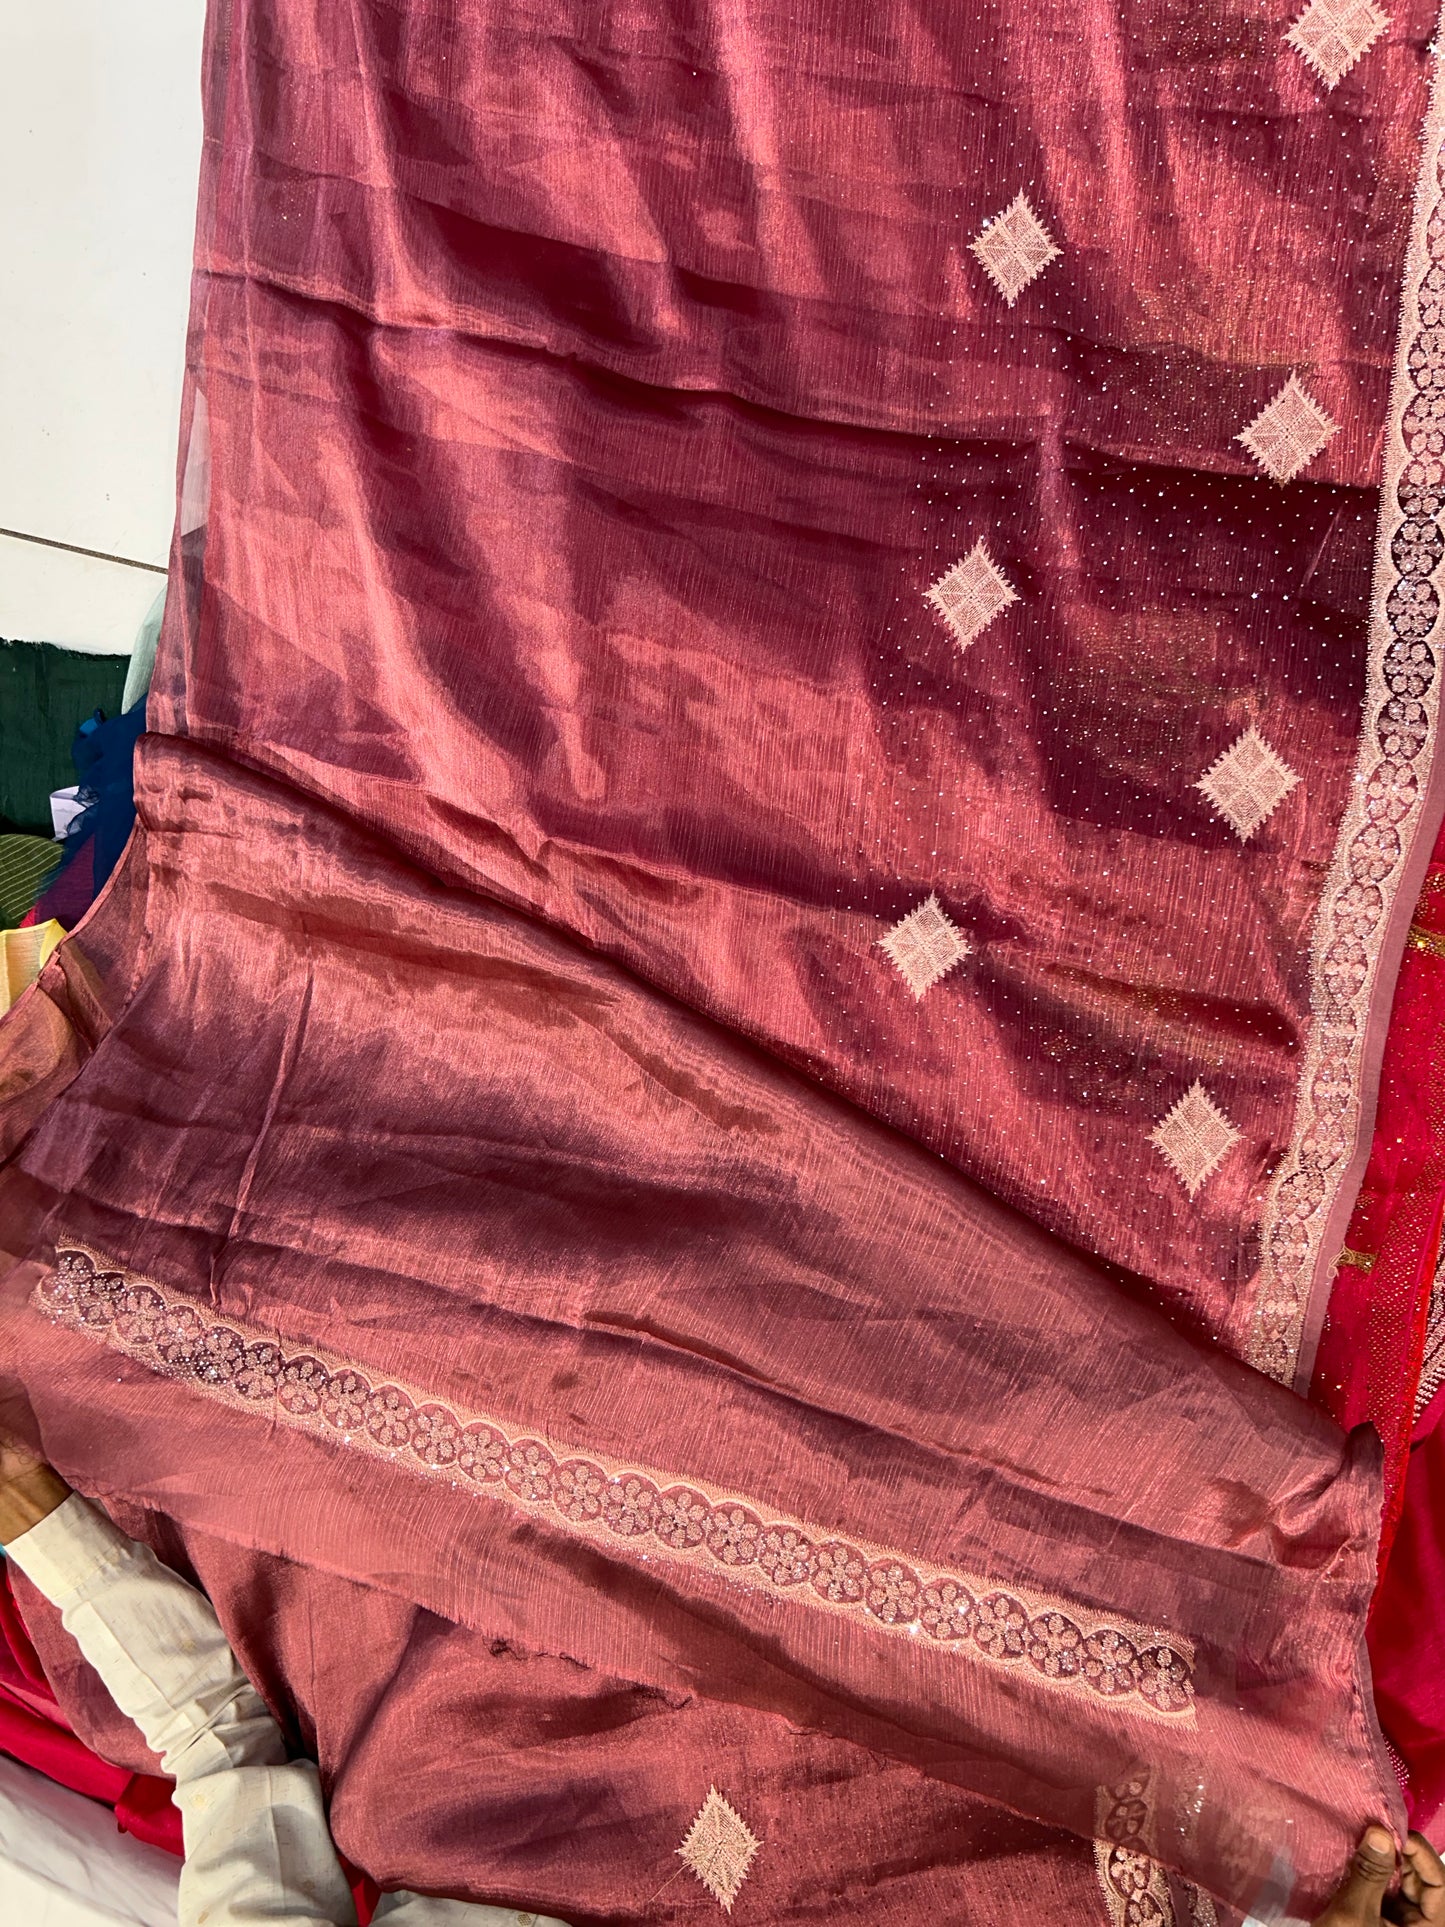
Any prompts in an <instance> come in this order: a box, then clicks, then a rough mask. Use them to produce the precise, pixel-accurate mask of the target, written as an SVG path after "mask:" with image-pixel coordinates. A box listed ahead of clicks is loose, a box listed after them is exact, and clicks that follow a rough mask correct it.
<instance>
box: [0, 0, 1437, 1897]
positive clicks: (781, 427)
mask: <svg viewBox="0 0 1445 1927" xmlns="http://www.w3.org/2000/svg"><path fill="white" fill-rule="evenodd" d="M1337 15H1339V17H1337ZM1433 28H1434V20H1433V16H1432V15H1431V14H1430V12H1429V11H1428V9H1425V8H1423V7H1420V6H1404V7H1400V8H1397V9H1395V11H1394V13H1393V15H1392V17H1391V19H1390V20H1389V21H1388V22H1387V21H1385V20H1384V16H1383V15H1379V16H1376V15H1375V14H1374V13H1373V11H1372V10H1371V9H1369V8H1364V9H1363V10H1361V9H1358V8H1357V9H1355V10H1354V11H1353V12H1350V11H1349V10H1348V9H1346V10H1344V12H1343V13H1341V12H1340V10H1339V9H1338V8H1337V7H1336V6H1335V4H1334V0H1313V5H1312V6H1311V7H1310V8H1309V9H1308V11H1307V12H1306V13H1304V14H1303V15H1301V16H1299V18H1298V20H1296V15H1295V12H1294V11H1293V10H1292V9H1291V8H1290V7H1278V6H1276V7H1273V8H1272V9H1269V10H1267V11H1266V12H1265V13H1263V14H1262V13H1260V12H1259V11H1258V9H1257V8H1256V9H1251V10H1247V11H1246V10H1238V11H1234V10H1231V9H1230V8H1228V7H1225V8H1224V9H1223V10H1215V11H1213V12H1211V11H1209V10H1205V11H1204V12H1202V13H1201V12H1200V11H1199V10H1198V9H1190V10H1189V12H1188V17H1187V19H1186V18H1185V16H1184V15H1183V14H1181V13H1180V12H1179V11H1178V9H1177V8H1175V7H1173V6H1172V4H1168V3H1166V0H1141V4H1139V5H1135V6H1131V7H1129V8H1127V9H1125V10H1124V11H1123V12H1122V13H1120V12H1118V11H1117V10H1107V9H1105V10H1100V9H1094V10H1092V11H1090V10H1085V11H1084V12H1083V13H1081V12H1080V11H1079V9H1078V8H1077V7H1072V8H1051V7H1048V6H1045V7H1044V8H1042V9H1040V8H1039V7H1038V6H1036V5H1027V6H1026V5H1023V4H1022V0H1019V3H1018V4H1014V0H1009V4H1006V5H1005V6H1003V7H1000V8H981V7H980V8H974V9H963V10H962V11H960V9H959V8H958V7H957V6H954V5H949V6H943V5H941V4H935V3H934V0H911V3H910V4H908V5H906V6H899V7H896V8H893V9H891V10H890V9H884V10H882V11H881V12H880V10H879V9H878V7H877V6H876V5H870V6H863V5H861V4H851V0H850V4H843V5H839V4H830V5H828V6H827V7H823V6H820V5H809V6H806V7H804V8H802V9H801V10H800V9H798V8H797V7H793V8H790V9H772V8H769V7H767V6H765V5H757V4H753V0H746V3H745V4H732V3H731V0H729V4H715V3H714V0H701V3H700V4H698V5H696V6H691V5H684V4H677V3H676V0H669V3H667V4H664V0H640V3H639V4H636V5H626V6H616V7H611V6H608V7H600V8H598V7H575V8H574V7H567V8H560V9H553V10H551V11H550V12H548V11H547V10H541V11H532V12H529V11H527V10H526V9H522V10H518V9H516V8H515V7H503V6H500V5H494V4H492V3H491V0H464V3H463V4H461V5H455V4H452V5H447V6H435V5H430V4H421V5H416V4H413V5H410V6H408V7H406V8H404V9H402V8H398V7H394V6H390V5H383V4H380V3H379V0H375V3H368V4H361V3H357V4H341V0H293V3H292V4H288V5H286V6H284V7H283V6H279V5H275V4H273V3H272V0H213V5H212V11H211V22H210V31H209V36H208V51H207V68H206V83H205V84H206V114H207V143H206V159H205V169H204V178H203V183H202V203H201V224H200V233H199V237H198V251H197V277H196V288H195V301H194V311H193V327H192V337H191V378H190V383H189V387H188V395H187V404H186V417H185V422H184V424H183V446H184V454H183V463H182V476H181V489H180V496H181V508H180V516H179V519H178V528H177V538H176V545H175V551H174V558H173V571H172V579H173V593H172V596H171V601H170V606H169V608H168V613H167V626H166V631H165V634H164V636H163V639H162V647H161V652H160V656H159V658H158V664H157V684H156V687H155V689H154V690H153V693H152V708H151V711H150V723H151V727H152V731H153V733H152V735H151V736H149V737H148V738H146V739H145V741H144V742H143V744H142V748H141V753H140V757H139V775H138V784H137V805H138V815H139V823H138V828H137V832H136V835H135V837H134V839H133V841H132V844H131V847H130V849H129V852H128V855H127V859H126V861H125V863H124V865H123V867H122V870H121V871H120V872H119V873H118V875H117V877H116V879H115V880H114V881H113V883H112V885H111V886H110V888H109V890H108V892H107V893H106V895H105V896H104V897H103V898H102V900H101V901H100V903H99V904H98V905H97V907H96V909H95V911H94V912H93V913H92V915H91V917H90V918H89V919H88V920H87V922H86V923H85V924H84V925H83V926H82V928H81V929H80V930H79V931H78V932H77V933H76V935H75V936H74V938H73V939H72V940H71V942H70V943H68V944H67V945H65V946H63V947H62V949H61V950H60V952H58V953H57V955H56V957H55V959H53V960H52V963H51V964H50V966H49V967H48V969H47V972H46V973H45V975H44V977H43V978H42V981H41V983H40V984H39V985H37V986H36V987H35V989H34V990H33V991H32V992H31V993H29V994H28V996H27V997H26V998H25V999H23V1000H22V1001H21V1002H20V1003H19V1004H18V1005H17V1006H16V1008H15V1010H14V1011H13V1012H12V1013H11V1015H10V1017H9V1018H8V1019H7V1020H6V1022H5V1025H4V1027H3V1028H0V1098H3V1103H4V1108H3V1110H0V1132H3V1142H4V1145H5V1148H6V1151H7V1154H8V1163H7V1164H6V1165H5V1167H4V1168H3V1170H0V1239H3V1245H4V1250H5V1253H6V1254H7V1257H6V1266H5V1272H6V1276H5V1279H4V1283H3V1286H0V1320H3V1324H0V1333H3V1339H0V1342H3V1346H4V1351H3V1354H0V1356H3V1359H4V1362H5V1364H6V1369H7V1373H8V1378H7V1388H8V1409H9V1410H10V1412H11V1414H12V1416H13V1418H14V1419H15V1420H16V1422H18V1423H21V1424H22V1425H24V1426H26V1427H28V1428H29V1429H31V1431H32V1432H33V1434H34V1435H36V1436H38V1437H39V1438H40V1439H41V1440H42V1441H43V1444H44V1446H45V1449H46V1451H47V1452H48V1453H49V1455H50V1456H51V1457H52V1458H53V1459H54V1460H55V1462H56V1463H57V1464H58V1465H59V1466H60V1467H61V1469H62V1470H63V1471H64V1472H65V1473H66V1474H67V1476H69V1477H70V1478H72V1479H73V1480H74V1482H75V1483H76V1484H78V1485H79V1486H81V1487H82V1488H83V1489H85V1490H87V1491H90V1492H93V1493H95V1494H97V1495H99V1496H100V1497H102V1498H103V1499H105V1500H106V1501H107V1503H109V1504H110V1505H111V1506H112V1509H113V1510H115V1511H116V1513H117V1516H120V1517H122V1518H123V1519H124V1520H125V1522H126V1523H127V1524H128V1525H129V1526H130V1527H131V1529H133V1530H139V1531H142V1532H144V1534H145V1535H146V1536H147V1537H149V1538H151V1539H152V1541H153V1542H154V1543H156V1544H157V1545H158V1547H160V1549H161V1550H162V1551H163V1553H164V1554H165V1555H166V1556H167V1557H170V1558H172V1559H174V1560H175V1561H176V1562H177V1563H179V1564H181V1565H182V1566H189V1568H190V1569H192V1570H194V1571H195V1572H196V1573H197V1574H198V1575H199V1576H200V1577H201V1578H202V1579H203V1580H204V1582H205V1583H206V1585H207V1587H208V1590H210V1591H211V1592H212V1595H213V1597H215V1599H216V1601H217V1606H218V1610H219V1611H220V1612H221V1614H222V1616H223V1619H224V1620H225V1622H226V1624H227V1626H228V1629H229V1630H230V1631H231V1633H232V1636H233V1637H234V1639H235V1640H236V1642H237V1645H238V1648H239V1649H240V1650H241V1651H242V1652H243V1653H244V1654H245V1655H246V1657H247V1660H248V1664H249V1665H250V1666H251V1668H252V1670H253V1671H254V1672H255V1674H256V1676H257V1677H258V1679H260V1680H261V1681H262V1683H263V1684H264V1685H265V1687H266V1689H267V1691H268V1693H269V1694H270V1695H271V1697H272V1699H273V1702H274V1703H275V1705H276V1707H277V1710H278V1712H279V1713H280V1714H281V1715H282V1716H283V1717H284V1718H286V1719H287V1720H288V1721H290V1722H291V1725H292V1730H293V1732H294V1733H295V1735H296V1737H297V1740H298V1743H301V1744H306V1745H308V1746H310V1747H313V1748H314V1749H315V1750H316V1752H317V1754H318V1757H320V1759H321V1761H322V1765H323V1770H324V1772H325V1773H326V1776H327V1782H328V1786H329V1788H330V1791H331V1797H332V1816H333V1825H334V1828H335V1831H336V1834H337V1838H338V1842H339V1844H340V1845H341V1846H342V1848H343V1850H344V1851H346V1852H347V1853H348V1854H349V1855H350V1856H351V1857H352V1859H354V1860H355V1861H356V1862H357V1864H358V1865H359V1866H361V1867H362V1868H364V1869H365V1870H366V1872H367V1873H369V1874H371V1875H372V1876H373V1877H374V1878H376V1879H377V1880H379V1881H380V1882H381V1883H382V1884H383V1885H387V1884H403V1885H407V1886H411V1887H417V1888H422V1889H427V1890H431V1891H437V1892H450V1893H456V1894H459V1895H462V1896H470V1897H474V1898H479V1899H486V1900H494V1901H498V1902H502V1903H506V1904H511V1905H515V1906H519V1907H523V1908H533V1909H539V1910H543V1911H546V1912H549V1913H555V1914H559V1915H560V1916H561V1917H563V1918H565V1919H567V1920H569V1921H573V1922H576V1923H579V1927H580V1923H583V1922H604V1921H606V1922H624V1921H626V1922H641V1921H672V1920H691V1919H694V1918H696V1919H715V1918H716V1917H717V1914H718V1910H719V1908H725V1909H726V1910H727V1911H728V1912H729V1913H730V1914H731V1916H732V1917H733V1918H735V1919H736V1920H738V1921H739V1922H747V1921H749V1920H751V1921H756V1922H759V1923H761V1922H781V1921H804V1920H811V1919H815V1918H823V1917H825V1916H826V1917H827V1918H828V1919H830V1920H833V1921H855V1920H856V1921H858V1922H860V1923H861V1922H863V1921H867V1922H869V1923H873V1924H874V1927H877V1924H878V1923H897V1924H898V1927H905V1923H906V1924H908V1927H912V1924H913V1923H916V1922H917V1921H918V1920H919V1919H920V1918H923V1917H926V1916H931V1917H934V1918H938V1919H942V1920H952V1919H968V1920H969V1921H971V1922H977V1923H982V1924H983V1927H989V1924H990V1923H998V1927H1005V1923H1010V1924H1011V1923H1013V1922H1016V1921H1017V1919H1018V1918H1019V1917H1020V1899H1019V1896H1020V1894H1021V1893H1023V1892H1027V1894H1028V1895H1029V1905H1030V1907H1032V1908H1035V1909H1038V1910H1040V1911H1041V1913H1042V1914H1043V1915H1045V1916H1047V1915H1048V1914H1049V1913H1050V1911H1051V1910H1052V1911H1055V1912H1057V1913H1058V1916H1059V1917H1061V1918H1068V1919H1079V1920H1090V1919H1092V1920H1096V1921H1099V1922H1101V1923H1102V1922H1106V1921H1107V1922H1110V1923H1112V1927H1162V1924H1163V1923H1165V1922H1173V1923H1177V1927H1199V1923H1204V1922H1207V1921H1209V1920H1212V1919H1217V1918H1218V1919H1225V1920H1237V1919H1238V1918H1240V1916H1241V1915H1242V1914H1243V1913H1244V1912H1246V1911H1253V1912H1254V1914H1255V1915H1256V1916H1258V1917H1260V1918H1263V1919H1274V1918H1278V1917H1280V1915H1281V1914H1282V1913H1285V1912H1288V1911H1290V1910H1293V1911H1295V1912H1303V1911H1307V1910H1308V1909H1309V1908H1310V1907H1312V1906H1313V1905H1314V1904H1315V1903H1316V1902H1317V1901H1318V1900H1319V1898H1320V1897H1321V1896H1322V1894H1323V1893H1324V1892H1325V1891H1326V1890H1327V1889H1328V1887H1329V1886H1330V1885H1331V1884H1332V1882H1333V1879H1334V1877H1335V1875H1336V1873H1337V1871H1338V1869H1339V1867H1340V1865H1341V1864H1342V1862H1343V1860H1344V1857H1345V1854H1346V1852H1347V1850H1348V1846H1349V1843H1350V1842H1351V1840H1352V1839H1353V1838H1354V1836H1355V1835H1356V1834H1357V1832H1358V1830H1359V1828H1360V1826H1361V1825H1362V1824H1363V1823H1364V1822H1366V1821H1367V1820H1370V1819H1376V1818H1382V1819H1386V1820H1389V1821H1391V1822H1392V1823H1393V1822H1395V1821H1397V1820H1398V1818H1399V1816H1400V1802H1399V1793H1398V1788H1397V1786H1396V1783H1395V1780H1394V1776H1393V1772H1392V1769H1391V1767H1390V1764H1389V1761H1388V1758H1387V1757H1386V1754H1385V1750H1384V1747H1383V1744H1382V1742H1381V1738H1380V1734H1379V1731H1378V1727H1377V1726H1376V1724H1375V1720H1374V1713H1373V1706H1372V1698H1371V1689H1370V1681H1369V1673H1368V1666H1367V1663H1366V1661H1365V1659H1364V1654H1363V1633H1364V1625H1365V1617H1366V1612H1367V1608H1368V1603H1369V1599H1370V1593H1371V1587H1372V1584H1373V1578H1374V1566H1375V1549H1376V1543H1377V1537H1378V1529H1379V1519H1380V1494H1381V1484H1380V1468H1379V1451H1378V1446H1377V1444H1376V1442H1375V1441H1374V1440H1373V1438H1372V1437H1371V1436H1370V1435H1369V1434H1368V1433H1365V1432H1359V1433H1355V1434H1352V1435H1350V1436H1349V1437H1346V1436H1345V1435H1344V1434H1343V1433H1342V1432H1341V1431H1340V1430H1339V1429H1338V1428H1337V1426H1336V1425H1335V1423H1334V1422H1333V1420H1332V1419H1331V1418H1329V1417H1328V1416H1327V1415H1326V1414H1325V1413H1324V1412H1322V1411H1320V1410H1318V1409H1316V1408H1313V1407H1311V1406H1310V1405H1308V1404H1306V1403H1305V1401H1304V1400H1303V1399H1302V1398H1301V1397H1300V1396H1299V1395H1298V1393H1297V1391H1296V1390H1295V1389H1292V1388H1294V1387H1304V1386H1307V1385H1308V1384H1309V1382H1310V1375H1311V1371H1312V1369H1313V1364H1314V1351H1315V1340H1316V1335H1317V1332H1318V1329H1319V1325H1320V1322H1321V1319H1322V1316H1323V1308H1324V1299H1325V1294H1326V1293H1327V1291H1328V1287H1329V1281H1330V1278H1331V1277H1332V1275H1333V1271H1334V1260H1335V1257H1336V1256H1337V1253H1338V1250H1339V1247H1340V1244H1341V1243H1342V1242H1343V1238H1344V1231H1345V1226H1346V1223H1347V1220H1348V1217H1349V1212H1350V1210H1351V1208H1352V1204H1353V1200H1354V1193H1355V1190H1356V1189H1357V1187H1358V1181H1359V1176H1360V1172H1361V1170H1362V1169H1363V1161H1364V1157H1365V1154H1366V1152H1367V1150H1368V1140H1369V1124H1370V1115H1371V1110H1372V1105H1373V1085H1374V1081H1375V1079H1376V1077H1377V1074H1378V1062H1379V1056H1380V1049H1381V1044H1382V1037H1383V1028H1384V1024H1385V1021H1386V1018H1387V1016H1388V1011H1389V1001H1390V991H1391V985H1392V982H1393V976H1394V972H1395V968H1396V965H1397V963H1398V958H1399V953H1400V950H1401V947H1402V945H1403V942H1404V937H1405V930H1406V927H1407V925H1408V921H1409V913H1410V908H1411V905H1412V904H1413V901H1414V895H1415V891H1416V887H1417V885H1418V881H1419V876H1420V874H1421V872H1422V871H1423V867H1424V864H1425V861H1426V857H1427V855H1428V850H1429V846H1430V842H1431V840H1432V838H1433V835H1434V833H1435V829H1436V827H1437V825H1438V821H1439V817H1440V814H1441V806H1440V803H1441V799H1440V781H1441V779H1440V777H1439V776H1438V775H1437V774H1436V770H1435V759H1434V753H1433V743H1434V738H1433V729H1434V716H1435V705H1436V692H1435V654H1434V643H1433V638H1434V635H1435V630H1436V624H1437V614H1438V602H1437V595H1436V590H1435V587H1434V585H1433V579H1432V578H1433V575H1434V572H1435V570H1436V567H1437V563H1438V560H1439V555H1440V552H1441V549H1442V547H1445V540H1442V537H1441V533H1440V527H1439V513H1440V509H1441V505H1442V502H1445V453H1442V449H1441V446H1439V443H1440V430H1439V427H1438V422H1437V413H1438V410H1439V407H1440V403H1439V401H1438V399H1437V396H1438V388H1439V383H1440V380H1441V376H1440V368H1441V365H1442V364H1441V358H1440V344H1439V341H1438V339H1437V334H1438V330H1437V329H1436V326H1435V324H1436V320H1437V318H1438V317H1437V316H1436V313H1435V309H1434V303H1435V301H1436V298H1437V283H1438V282H1439V281H1440V279H1441V277H1442V276H1445V214H1442V213H1441V212H1440V211H1439V208H1438V205H1437V204H1438V203H1439V200H1440V196H1441V192H1442V188H1441V178H1440V175H1439V171H1438V166H1437V163H1438V161H1439V159H1440V154H1441V141H1442V134H1445V120H1442V117H1441V114H1440V111H1439V110H1438V108H1437V107H1432V106H1430V105H1429V104H1428V102H1427V85H1426V62H1427V55H1426V43H1427V41H1428V40H1429V39H1430V36H1431V34H1432V32H1433ZM1422 155H1423V162H1422ZM1412 209H1413V213H1412ZM1437 253H1438V254H1439V255H1440V257H1441V262H1440V265H1435V257H1436V254H1437ZM32 1603H33V1602H32ZM43 1617H44V1616H43V1614H39V1613H37V1624H36V1625H35V1626H34V1627H33V1628H32V1630H33V1631H34V1633H35V1637H36V1639H37V1643H39V1644H41V1646H42V1649H44V1648H45V1641H46V1633H45V1629H44V1626H43V1625H42V1624H40V1623H39V1622H40V1621H42V1620H43ZM73 1699H74V1702H75V1704H74V1708H73V1716H74V1717H76V1718H77V1721H82V1720H83V1718H84V1717H85V1707H84V1705H83V1704H82V1702H84V1701H85V1692H84V1689H83V1687H81V1686H79V1685H77V1686H76V1688H75V1689H74V1693H73ZM82 1730H84V1729H82ZM111 1743H112V1745H113V1746H114V1745H118V1744H123V1741H118V1740H116V1739H115V1738H114V1737H112V1742H111Z"/></svg>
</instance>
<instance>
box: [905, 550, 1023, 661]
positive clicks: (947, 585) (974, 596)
mask: <svg viewBox="0 0 1445 1927" xmlns="http://www.w3.org/2000/svg"><path fill="white" fill-rule="evenodd" d="M924 595H925V599H926V600H927V601H929V602H931V603H932V604H933V606H934V608H935V609H937V611H938V613H939V614H940V615H941V616H942V617H943V619H944V621H945V622H946V623H947V624H948V626H949V628H950V629H951V630H952V631H953V639H954V641H955V642H956V643H957V644H958V646H959V648H960V649H967V647H968V645H969V644H970V643H971V642H972V641H973V640H974V638H975V637H977V636H979V635H981V634H982V633H983V631H984V630H985V629H986V628H987V627H988V625H989V624H990V623H991V622H992V621H993V619H994V617H995V616H996V615H998V614H1000V613H1001V612H1002V611H1003V610H1004V609H1006V608H1007V607H1008V606H1009V604H1010V603H1011V602H1017V601H1018V599H1019V598H1018V595H1017V594H1016V593H1015V591H1014V590H1013V589H1012V588H1010V586H1009V584H1008V581H1007V580H1006V578H1005V577H1004V575H1003V572H1002V571H1001V570H1000V569H999V567H998V565H997V563H995V562H994V560H993V558H992V557H991V556H990V554H989V552H988V550H987V549H986V548H985V547H984V546H983V543H982V542H975V543H974V545H973V547H972V548H971V549H970V550H969V552H968V554H967V555H966V556H965V557H964V558H963V560H962V561H961V562H955V563H954V565H953V567H952V568H951V569H949V570H948V572H947V573H946V574H945V575H941V576H940V577H939V578H938V580H937V582H935V583H934V584H933V586H932V588H930V589H927V590H925V591H924Z"/></svg>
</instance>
